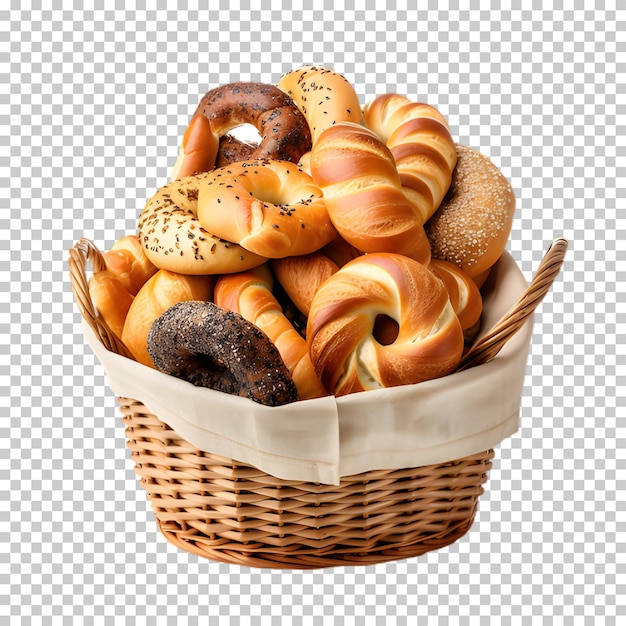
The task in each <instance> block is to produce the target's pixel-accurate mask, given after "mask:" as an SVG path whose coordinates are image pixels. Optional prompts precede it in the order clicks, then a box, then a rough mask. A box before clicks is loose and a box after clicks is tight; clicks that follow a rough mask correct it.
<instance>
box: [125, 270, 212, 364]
mask: <svg viewBox="0 0 626 626" xmlns="http://www.w3.org/2000/svg"><path fill="white" fill-rule="evenodd" d="M214 283H215V281H214V279H213V277H212V276H186V275H183V274H176V273H174V272H169V271H167V270H159V271H158V272H157V273H156V274H155V275H154V276H153V277H152V278H150V280H148V282H146V284H145V285H144V286H143V287H142V288H141V289H140V290H139V293H138V294H137V295H136V296H135V299H134V300H133V303H132V304H131V306H130V308H129V309H128V314H127V315H126V320H125V322H124V329H123V331H122V341H123V342H124V345H125V346H126V347H127V348H128V349H129V350H130V351H131V353H132V355H133V356H134V357H135V359H136V360H137V361H138V362H139V363H143V364H144V365H148V366H149V367H154V364H153V362H152V359H151V358H150V354H149V353H148V343H147V341H148V333H149V332H150V328H151V326H152V324H153V322H154V320H155V319H156V318H157V317H159V316H161V315H162V314H163V313H164V312H165V311H166V310H167V309H169V308H170V307H171V306H173V305H174V304H177V303H178V302H186V301H189V300H210V299H211V297H212V295H213V285H214Z"/></svg>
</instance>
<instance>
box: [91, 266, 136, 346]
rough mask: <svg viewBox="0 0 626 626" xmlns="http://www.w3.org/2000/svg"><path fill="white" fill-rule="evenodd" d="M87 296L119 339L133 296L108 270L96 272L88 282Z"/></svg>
mask: <svg viewBox="0 0 626 626" xmlns="http://www.w3.org/2000/svg"><path fill="white" fill-rule="evenodd" d="M89 295H90V296H91V299H92V301H93V303H94V306H95V307H96V310H97V311H98V313H99V314H100V316H101V317H102V319H103V320H104V321H105V323H106V325H107V326H108V327H109V328H110V329H111V330H112V331H113V333H115V335H116V336H117V337H118V338H119V339H121V338H122V331H123V329H124V321H125V320H126V315H127V314H128V309H130V306H131V304H132V303H133V300H134V296H132V295H131V294H130V293H128V290H127V289H126V287H125V285H124V284H123V283H122V281H121V280H120V279H119V278H118V277H117V276H116V275H115V274H114V273H113V272H111V271H110V270H101V271H100V272H96V273H95V274H94V275H93V276H92V277H91V279H90V280H89Z"/></svg>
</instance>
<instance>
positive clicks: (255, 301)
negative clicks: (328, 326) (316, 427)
mask: <svg viewBox="0 0 626 626" xmlns="http://www.w3.org/2000/svg"><path fill="white" fill-rule="evenodd" d="M272 282H273V281H272V275H271V272H270V270H269V267H267V265H262V266H260V267H258V268H256V269H254V270H250V271H248V272H240V273H238V274H230V275H226V276H221V277H220V278H219V279H218V281H217V284H216V285H215V303H216V304H217V305H218V306H220V307H222V308H224V309H228V310H230V311H234V312H235V313H239V314H240V315H242V316H243V317H244V318H245V319H247V320H248V321H249V322H252V323H253V324H254V325H255V326H257V327H258V328H260V329H261V330H262V331H263V332H264V333H265V334H266V335H267V336H268V337H269V338H270V339H271V341H272V343H273V344H274V345H275V346H276V348H277V350H278V352H279V353H280V356H281V357H282V359H283V361H284V363H285V365H286V366H287V369H288V370H289V373H290V374H291V377H292V378H293V381H294V383H295V384H296V387H297V388H298V393H299V394H300V398H302V399H303V400H306V399H309V398H319V397H321V396H326V395H328V392H327V391H326V389H324V387H323V386H322V384H321V382H320V380H319V378H318V376H317V374H316V373H315V370H314V369H313V365H312V363H311V359H310V357H309V351H308V348H307V344H306V342H305V340H304V339H303V338H302V336H301V335H300V334H299V333H298V332H297V331H296V330H295V328H294V327H293V326H292V325H291V323H290V322H289V320H288V319H287V318H286V317H285V315H284V314H283V311H282V309H281V307H280V304H279V303H278V301H277V300H276V298H275V297H274V295H273V294H272Z"/></svg>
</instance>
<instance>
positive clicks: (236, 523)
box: [69, 239, 567, 569]
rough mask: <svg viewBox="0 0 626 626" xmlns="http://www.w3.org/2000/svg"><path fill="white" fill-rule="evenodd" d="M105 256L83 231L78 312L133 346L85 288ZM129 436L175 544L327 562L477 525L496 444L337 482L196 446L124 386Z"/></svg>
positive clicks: (523, 312) (76, 278) (73, 256)
mask: <svg viewBox="0 0 626 626" xmlns="http://www.w3.org/2000/svg"><path fill="white" fill-rule="evenodd" d="M566 248H567V242H565V240H563V239H559V240H557V241H556V242H555V243H553V245H552V246H551V248H550V249H549V251H548V253H547V254H546V257H545V258H544V260H543V262H542V265H541V267H540V269H539V270H538V272H537V275H536V276H535V279H534V280H533V282H532V283H531V284H530V286H529V289H528V291H527V292H526V293H525V294H524V296H523V297H522V299H520V302H519V303H518V306H516V307H515V308H514V310H512V311H511V312H510V313H509V314H508V315H507V316H506V317H505V318H504V319H503V320H502V322H501V323H500V324H499V325H498V328H495V329H494V331H493V332H492V333H489V334H488V335H487V336H485V337H484V338H483V340H482V341H481V342H480V343H479V345H476V346H474V348H473V349H472V351H471V352H470V353H468V354H467V355H466V357H465V359H464V361H463V363H462V365H461V367H462V368H463V367H468V366H473V365H477V364H479V363H482V362H486V361H488V360H490V359H491V358H493V357H494V356H495V354H497V352H498V351H499V350H500V348H501V347H502V345H503V344H504V343H505V342H506V341H507V340H508V338H509V337H510V336H511V335H512V334H513V333H514V332H515V331H516V330H517V329H518V328H519V327H520V326H521V325H522V324H523V323H524V321H526V319H527V318H528V316H529V315H530V313H532V311H533V310H534V308H535V307H536V306H537V304H538V303H539V301H540V300H541V299H542V298H543V296H544V295H545V293H547V291H548V289H549V288H550V285H551V284H552V282H553V280H554V278H555V277H556V275H557V274H558V272H559V270H560V266H561V263H562V261H563V257H564V253H565V250H566ZM89 263H90V264H91V267H92V269H93V271H97V270H98V269H101V268H103V267H104V261H103V258H102V255H101V254H100V252H99V251H98V250H97V248H96V247H95V246H94V245H93V243H91V242H90V241H88V240H86V239H81V241H79V242H78V243H77V244H76V246H75V247H74V248H72V250H70V259H69V265H70V275H71V281H72V288H73V291H74V295H75V298H76V302H77V304H78V306H79V308H80V312H81V315H82V317H83V319H84V320H85V321H86V323H87V324H89V326H90V327H91V328H92V329H93V330H94V332H95V333H96V335H97V337H98V338H99V340H100V341H101V342H102V344H103V345H104V347H105V348H106V349H107V350H110V351H113V352H116V353H118V354H121V355H123V356H129V354H128V351H127V350H126V348H125V347H124V346H123V344H121V342H120V341H119V340H118V339H117V338H116V337H115V335H114V334H113V333H112V332H111V331H110V330H109V329H108V328H107V327H106V324H105V323H104V322H103V320H102V318H100V317H99V316H98V313H97V311H96V310H95V308H94V306H93V303H92V302H91V299H90V298H89V290H88V276H87V266H88V264H89ZM118 401H119V404H120V408H121V412H122V414H123V421H124V424H125V427H126V436H127V446H128V448H129V449H130V451H131V458H132V460H133V462H134V464H135V471H136V473H137V474H138V475H139V477H140V479H141V480H140V484H141V486H142V487H143V488H144V489H145V490H146V492H147V494H148V498H149V500H150V502H151V504H152V507H153V510H154V513H155V516H156V520H157V524H158V527H159V529H160V530H161V532H162V533H163V535H164V536H165V537H166V539H167V540H168V541H170V542H171V543H172V544H174V545H176V546H178V547H179V548H181V549H183V550H186V551H188V552H191V553H193V554H196V555H199V556H201V557H206V558H209V559H212V560H216V561H222V562H228V563H236V564H239V565H246V566H252V567H271V568H297V569H300V568H303V569H304V568H321V567H330V566H339V565H357V564H358V565H369V564H375V563H381V562H385V561H390V560H396V559H404V558H408V557H414V556H418V555H421V554H424V553H426V552H429V551H431V550H437V549H440V548H443V547H445V546H448V545H450V544H452V543H454V542H455V541H456V540H457V539H459V538H460V537H462V536H463V535H464V534H465V533H467V531H468V530H469V529H470V527H471V526H472V523H473V521H474V518H475V515H476V511H477V506H478V500H479V498H480V496H481V494H482V493H483V485H484V484H485V482H486V481H487V476H488V472H489V470H490V469H491V465H492V464H491V460H492V458H493V456H494V453H493V450H486V451H484V452H481V453H479V454H475V455H472V456H468V457H465V458H462V459H458V460H455V461H452V462H448V463H442V464H437V465H428V466H423V467H417V468H408V469H399V470H384V469H381V470H378V471H369V472H365V473H361V474H358V475H354V476H348V477H344V478H342V480H341V483H340V484H339V485H338V486H337V485H325V484H318V483H311V482H301V481H290V480H284V479H280V478H276V477H273V476H271V475H269V474H267V473H265V472H263V471H260V470H258V469H256V468H255V467H252V466H250V465H246V464H242V463H238V462H237V461H235V460H232V459H227V458H223V457H220V456H217V455H215V454H211V453H208V452H204V451H201V450H198V449H197V448H195V447H194V446H193V445H191V444H189V443H188V442H187V441H186V440H185V439H183V438H182V437H180V436H179V435H178V434H177V433H176V432H175V431H174V430H172V429H171V428H170V427H169V426H168V425H167V424H165V423H164V422H163V421H161V420H160V419H159V418H158V416H156V415H154V414H152V413H150V412H149V410H148V409H147V408H146V407H145V406H144V404H142V403H141V402H139V401H137V400H134V399H131V398H122V397H120V398H118Z"/></svg>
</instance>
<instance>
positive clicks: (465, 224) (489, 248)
mask: <svg viewBox="0 0 626 626" xmlns="http://www.w3.org/2000/svg"><path fill="white" fill-rule="evenodd" d="M456 149H457V165H456V169H455V170H454V173H453V176H452V183H451V185H450V190H449V191H448V193H447V195H446V197H445V198H444V199H443V202H442V203H441V205H440V207H439V208H438V209H437V211H436V212H435V214H434V215H433V216H432V218H431V219H430V220H429V221H428V222H427V223H426V226H425V228H426V234H427V236H428V239H429V241H430V246H431V250H432V256H433V258H435V259H442V260H444V261H450V262H452V263H456V264H457V265H458V266H459V267H460V268H461V269H462V270H464V271H465V272H466V273H467V274H468V275H469V276H470V277H471V278H472V279H474V280H475V281H477V282H479V283H480V282H482V281H483V280H484V279H485V278H486V276H487V273H488V270H489V269H490V268H491V267H492V266H493V264H494V263H495V262H496V261H497V260H498V259H499V258H500V256H501V255H502V253H503V252H504V249H505V247H506V244H507V241H508V238H509V235H510V233H511V227H512V225H513V214H514V212H515V194H514V193H513V188H512V187H511V184H510V183H509V181H508V180H507V179H506V178H505V177H504V176H503V174H502V173H501V172H500V170H499V169H498V168H497V167H496V165H495V164H494V163H493V162H492V161H491V160H490V159H489V158H488V157H486V156H485V155H484V154H481V153H480V152H479V151H478V150H475V149H474V148H470V147H468V146H462V145H457V147H456Z"/></svg>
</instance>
